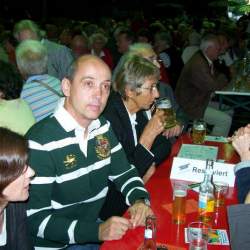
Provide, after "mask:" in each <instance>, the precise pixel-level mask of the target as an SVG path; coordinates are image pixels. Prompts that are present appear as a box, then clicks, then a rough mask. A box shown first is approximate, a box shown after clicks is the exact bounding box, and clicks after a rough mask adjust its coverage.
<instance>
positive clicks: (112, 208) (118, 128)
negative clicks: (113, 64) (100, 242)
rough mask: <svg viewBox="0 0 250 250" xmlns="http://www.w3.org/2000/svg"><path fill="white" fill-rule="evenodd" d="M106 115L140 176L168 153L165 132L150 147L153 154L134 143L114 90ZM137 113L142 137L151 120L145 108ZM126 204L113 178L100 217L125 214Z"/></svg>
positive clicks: (125, 113)
mask: <svg viewBox="0 0 250 250" xmlns="http://www.w3.org/2000/svg"><path fill="white" fill-rule="evenodd" d="M104 116H105V118H106V119H107V120H109V121H110V123H111V127H112V129H113V130H114V132H115V135H116V137H117V139H118V141H119V142H120V143H121V144H122V146H123V148H124V150H125V153H126V155H127V158H128V161H129V163H131V164H133V165H134V166H135V167H136V168H137V170H138V172H139V175H140V176H141V177H143V175H144V174H145V173H146V171H147V170H148V168H149V167H150V166H151V165H152V163H153V162H155V163H156V165H159V164H160V163H161V162H162V161H163V160H164V159H165V158H166V157H167V156H168V155H169V153H170V149H171V144H170V142H169V140H167V139H166V138H165V137H164V136H162V135H159V136H157V137H156V139H155V141H154V143H153V146H152V148H151V152H152V153H153V154H154V156H153V155H152V154H150V152H149V151H148V150H147V149H145V148H144V147H143V146H142V145H141V144H140V143H138V144H137V145H136V146H135V143H134V137H133V131H132V126H131V123H130V119H129V116H128V113H127V110H126V108H125V106H124V104H123V101H122V98H121V96H120V95H119V94H117V93H114V92H113V93H112V94H111V95H110V98H109V101H108V104H107V106H106V108H105V110H104ZM136 116H137V117H136V121H137V123H138V124H137V125H136V131H137V137H138V138H140V135H141V134H142V132H143V129H144V127H145V126H146V124H147V122H148V120H147V118H146V117H145V115H144V112H143V111H139V112H137V113H136ZM117 167H119V166H117ZM127 208H128V207H127V205H126V204H125V199H124V198H123V196H122V194H121V193H120V192H118V191H117V190H116V188H115V186H114V185H113V183H112V182H110V183H109V191H108V194H107V197H106V201H105V204H104V206H103V208H102V211H101V213H100V217H101V219H104V220H105V219H107V218H109V217H110V216H113V215H122V214H123V213H124V212H125V211H126V209H127Z"/></svg>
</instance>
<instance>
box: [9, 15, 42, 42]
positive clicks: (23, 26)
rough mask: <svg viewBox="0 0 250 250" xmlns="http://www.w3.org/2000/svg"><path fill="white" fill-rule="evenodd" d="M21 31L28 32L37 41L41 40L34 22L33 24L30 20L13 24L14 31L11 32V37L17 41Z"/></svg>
mask: <svg viewBox="0 0 250 250" xmlns="http://www.w3.org/2000/svg"><path fill="white" fill-rule="evenodd" d="M23 30H30V31H31V32H33V33H34V34H36V36H37V38H38V40H40V39H41V31H40V29H39V27H38V25H37V24H36V23H35V22H33V21H32V20H29V19H25V20H21V21H19V22H18V23H16V24H15V26H14V30H13V35H14V37H15V38H16V39H17V40H18V35H19V33H20V32H21V31H23Z"/></svg>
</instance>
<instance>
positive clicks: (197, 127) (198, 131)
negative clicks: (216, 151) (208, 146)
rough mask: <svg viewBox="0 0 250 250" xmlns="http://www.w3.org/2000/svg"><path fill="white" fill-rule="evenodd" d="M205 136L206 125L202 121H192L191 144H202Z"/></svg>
mask: <svg viewBox="0 0 250 250" xmlns="http://www.w3.org/2000/svg"><path fill="white" fill-rule="evenodd" d="M205 136H206V123H205V121H203V120H194V122H193V128H192V142H193V143H194V144H202V143H204V141H205Z"/></svg>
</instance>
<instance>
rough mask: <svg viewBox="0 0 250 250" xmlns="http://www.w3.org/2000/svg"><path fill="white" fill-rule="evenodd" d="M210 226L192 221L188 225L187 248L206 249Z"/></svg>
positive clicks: (192, 249) (190, 249) (191, 249)
mask: <svg viewBox="0 0 250 250" xmlns="http://www.w3.org/2000/svg"><path fill="white" fill-rule="evenodd" d="M210 230H211V228H210V227H209V225H207V224H206V223H204V222H201V221H198V222H192V223H190V224H189V225H188V239H189V250H207V243H208V237H209V232H210Z"/></svg>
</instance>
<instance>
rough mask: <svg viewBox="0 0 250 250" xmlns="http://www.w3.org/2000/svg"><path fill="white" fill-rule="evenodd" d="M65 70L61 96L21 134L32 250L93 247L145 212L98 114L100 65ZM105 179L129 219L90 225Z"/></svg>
mask: <svg viewBox="0 0 250 250" xmlns="http://www.w3.org/2000/svg"><path fill="white" fill-rule="evenodd" d="M69 71H70V72H69V74H68V76H67V78H64V79H63V80H62V91H63V93H64V95H65V99H63V100H62V101H61V103H60V104H59V105H58V108H57V109H56V111H55V113H54V115H53V116H52V117H48V118H45V119H44V120H42V121H41V122H38V123H37V124H35V125H34V126H33V127H32V128H31V129H30V130H29V132H28V134H27V138H28V139H29V145H30V158H29V161H30V162H29V164H30V166H32V168H34V170H35V171H36V177H35V178H34V180H33V181H32V185H31V190H30V200H29V203H28V210H27V215H28V221H29V226H30V231H31V234H32V239H33V240H34V245H35V249H45V248H46V249H63V248H66V249H98V248H99V245H98V243H99V242H100V241H104V240H115V239H120V238H121V237H122V236H123V235H124V234H125V232H126V231H127V230H128V229H129V228H131V227H136V226H138V225H143V224H144V221H145V217H146V216H147V215H150V214H152V210H151V209H150V207H149V205H148V204H147V201H148V198H149V197H148V193H147V191H146V190H145V188H144V185H143V182H142V180H141V178H140V177H138V173H137V171H136V169H135V167H134V166H133V165H129V163H128V161H127V159H126V156H125V153H124V151H123V148H122V147H121V145H120V143H119V142H118V141H117V139H116V137H115V136H114V133H113V131H112V129H111V127H110V124H109V122H107V121H106V120H105V119H104V118H103V117H102V116H100V114H101V113H102V111H103V109H104V107H105V105H106V102H107V99H108V96H109V92H110V85H111V73H110V70H109V68H108V66H107V65H106V64H105V63H104V62H103V61H102V60H101V59H99V58H97V57H95V56H91V55H87V56H83V57H80V58H78V59H77V61H76V62H75V63H74V64H73V65H72V67H71V69H70V70H69ZM108 179H109V180H112V181H113V182H114V183H115V185H116V187H117V188H118V189H119V190H120V191H121V192H122V194H123V195H124V197H125V199H126V203H127V204H128V205H130V208H129V212H130V218H129V219H127V218H123V217H111V218H109V219H108V220H106V221H105V222H98V216H99V211H100V209H101V207H102V205H103V202H104V200H105V197H106V194H107V191H108V185H107V184H108ZM93 243H95V244H93Z"/></svg>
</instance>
